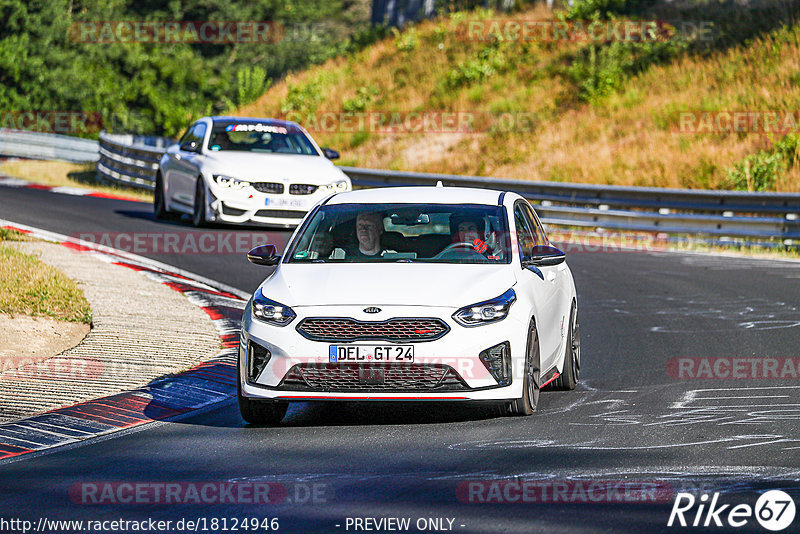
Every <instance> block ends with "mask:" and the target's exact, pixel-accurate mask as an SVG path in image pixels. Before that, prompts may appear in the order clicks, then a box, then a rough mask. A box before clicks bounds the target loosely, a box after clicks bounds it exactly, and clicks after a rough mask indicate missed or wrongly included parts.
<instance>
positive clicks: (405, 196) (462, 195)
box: [327, 186, 502, 206]
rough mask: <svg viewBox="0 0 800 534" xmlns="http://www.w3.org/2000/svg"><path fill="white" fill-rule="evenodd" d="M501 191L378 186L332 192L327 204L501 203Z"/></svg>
mask: <svg viewBox="0 0 800 534" xmlns="http://www.w3.org/2000/svg"><path fill="white" fill-rule="evenodd" d="M501 194H502V192H501V191H495V190H492V189H477V188H472V187H433V186H413V187H380V188H376V189H359V190H357V191H348V192H346V193H338V194H336V195H334V196H333V197H332V198H331V199H330V200H329V201H328V202H327V204H351V203H352V204H425V203H427V204H486V205H492V206H498V205H500V196H501Z"/></svg>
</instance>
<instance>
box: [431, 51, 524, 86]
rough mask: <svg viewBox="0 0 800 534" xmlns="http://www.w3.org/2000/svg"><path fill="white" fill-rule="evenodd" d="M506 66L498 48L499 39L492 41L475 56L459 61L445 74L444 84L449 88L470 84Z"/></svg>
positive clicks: (503, 54) (490, 75) (506, 60)
mask: <svg viewBox="0 0 800 534" xmlns="http://www.w3.org/2000/svg"><path fill="white" fill-rule="evenodd" d="M507 68H508V59H507V57H506V54H505V52H504V51H503V50H502V49H501V48H500V43H499V41H493V42H491V43H489V44H488V45H486V46H485V47H484V48H482V49H481V51H480V52H478V55H477V57H474V58H471V59H468V60H466V61H462V62H460V63H459V64H458V65H456V66H455V67H453V68H452V69H450V70H449V71H447V73H446V74H445V78H444V80H445V82H444V83H445V86H446V87H447V88H449V89H455V88H458V87H464V86H470V85H473V84H475V83H478V82H482V81H484V80H487V79H489V78H491V77H492V76H494V75H495V74H497V73H498V72H503V71H505V70H506V69H507Z"/></svg>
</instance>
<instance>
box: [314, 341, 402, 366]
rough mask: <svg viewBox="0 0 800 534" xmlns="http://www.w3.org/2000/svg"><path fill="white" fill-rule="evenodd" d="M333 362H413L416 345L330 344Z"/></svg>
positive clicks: (330, 355) (330, 356)
mask: <svg viewBox="0 0 800 534" xmlns="http://www.w3.org/2000/svg"><path fill="white" fill-rule="evenodd" d="M328 361H329V362H331V363H348V362H356V363H370V362H380V363H413V362H414V345H330V352H329V356H328Z"/></svg>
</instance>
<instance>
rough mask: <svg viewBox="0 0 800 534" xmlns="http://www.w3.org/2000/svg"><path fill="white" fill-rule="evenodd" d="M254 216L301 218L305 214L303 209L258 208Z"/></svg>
mask: <svg viewBox="0 0 800 534" xmlns="http://www.w3.org/2000/svg"><path fill="white" fill-rule="evenodd" d="M255 216H256V217H275V218H278V219H302V218H303V217H305V216H306V212H305V211H294V210H258V211H257V212H256V214H255Z"/></svg>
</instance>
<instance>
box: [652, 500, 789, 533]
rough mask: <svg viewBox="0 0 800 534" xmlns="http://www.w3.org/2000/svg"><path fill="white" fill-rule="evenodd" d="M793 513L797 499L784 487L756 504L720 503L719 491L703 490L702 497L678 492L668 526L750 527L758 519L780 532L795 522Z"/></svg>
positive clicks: (769, 527) (769, 528)
mask: <svg viewBox="0 0 800 534" xmlns="http://www.w3.org/2000/svg"><path fill="white" fill-rule="evenodd" d="M794 515H795V505H794V500H793V499H792V497H791V496H789V494H788V493H786V492H784V491H781V490H770V491H767V492H766V493H763V494H762V495H761V496H760V497H759V498H758V500H757V501H756V504H755V507H751V506H750V505H749V504H736V505H732V504H730V503H728V504H720V502H719V493H714V495H713V497H711V498H709V496H708V494H705V493H704V494H703V495H701V496H700V498H699V499H697V498H695V496H694V495H692V494H691V493H678V494H677V495H676V496H675V503H674V504H673V505H672V511H671V512H670V514H669V521H667V526H668V527H671V526H682V527H687V526H692V527H714V526H716V527H722V526H728V527H734V528H739V527H744V526H747V525H748V524H749V523H750V522H751V521H752V520H753V518H755V520H756V521H758V523H759V524H760V525H761V526H762V527H764V528H765V529H767V530H771V531H773V532H778V531H781V530H784V529H786V528H788V527H789V525H791V524H792V521H794ZM751 529H752V527H751V528H750V529H747V530H748V531H749V530H751Z"/></svg>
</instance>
